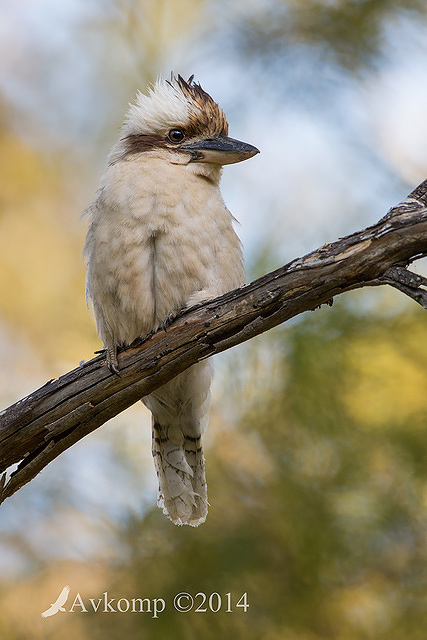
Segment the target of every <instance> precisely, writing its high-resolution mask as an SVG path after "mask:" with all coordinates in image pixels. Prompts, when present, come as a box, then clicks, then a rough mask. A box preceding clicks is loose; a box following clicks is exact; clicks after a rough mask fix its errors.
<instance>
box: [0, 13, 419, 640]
mask: <svg viewBox="0 0 427 640" xmlns="http://www.w3.org/2000/svg"><path fill="white" fill-rule="evenodd" d="M0 53H1V55H0V175H1V179H0V292H1V295H0V354H1V363H2V366H1V368H0V408H4V407H6V406H8V405H9V404H11V403H13V402H15V401H16V400H18V399H19V398H21V397H22V396H24V395H25V394H27V393H29V392H31V391H32V390H34V389H35V388H37V387H38V386H40V385H42V384H44V383H45V382H46V380H48V379H51V378H53V377H55V376H58V375H61V374H62V373H65V372H66V371H67V370H69V369H71V368H74V367H75V366H77V364H78V362H79V361H80V360H82V359H89V358H91V357H92V355H93V351H94V350H96V349H97V348H99V347H100V343H99V340H98V338H97V337H96V333H95V329H94V322H93V319H92V317H91V315H90V313H88V311H87V309H86V303H85V297H84V264H83V260H82V256H81V251H82V247H83V243H84V236H85V231H86V221H85V220H84V219H82V217H81V214H82V212H83V211H84V209H85V208H86V206H87V205H88V204H89V202H90V201H91V200H92V199H93V197H94V195H95V192H96V189H97V186H98V183H99V179H100V176H101V174H102V172H103V168H104V166H105V159H106V155H107V153H108V150H109V148H110V147H111V145H112V144H113V143H114V141H115V140H116V138H117V136H118V131H119V127H120V125H121V122H122V119H123V115H124V113H125V111H126V109H127V105H128V103H129V101H131V100H132V99H133V97H134V95H135V92H136V91H137V89H141V90H145V87H146V86H147V84H149V83H151V82H153V81H154V79H155V78H156V76H157V74H158V73H162V74H164V75H169V73H170V71H171V70H173V71H175V72H177V73H181V74H182V75H183V76H185V77H188V76H189V75H190V74H193V73H194V74H195V76H196V79H197V80H198V81H200V82H201V84H202V86H203V87H204V88H205V89H206V90H207V91H208V92H209V93H211V94H212V95H213V97H214V99H215V100H217V101H218V102H219V103H220V105H221V106H222V107H223V109H224V110H225V112H226V114H227V116H228V120H229V123H230V133H231V135H232V136H233V137H236V138H240V139H242V140H245V141H247V142H250V143H252V144H254V145H256V146H257V147H258V148H260V149H261V152H262V153H261V155H260V156H257V157H256V158H254V159H253V160H251V161H250V162H245V163H242V164H240V165H236V166H231V167H226V169H225V172H224V178H223V189H222V190H223V195H224V198H225V201H226V203H227V205H228V206H229V208H230V210H231V211H232V213H233V214H234V215H235V216H236V218H238V220H239V221H240V225H239V227H238V229H237V231H238V233H239V235H240V237H241V238H242V240H243V243H244V246H245V259H246V266H247V273H248V281H249V280H252V279H253V278H255V277H258V276H260V275H262V274H263V273H265V272H267V271H269V270H271V269H272V268H275V267H278V266H280V265H282V264H284V263H286V262H287V261H289V260H290V259H292V258H295V257H297V256H300V255H303V254H304V253H307V252H308V251H311V250H313V249H315V248H317V247H318V246H320V245H321V244H323V243H324V242H329V241H334V240H336V239H337V238H338V237H340V236H343V235H346V234H348V233H351V232H353V231H356V230H359V229H361V228H363V227H365V226H367V225H369V224H373V223H375V222H376V221H377V220H378V219H379V218H380V217H382V216H383V215H384V214H385V213H386V211H387V210H388V208H389V207H391V206H393V205H394V204H396V203H397V202H398V201H399V200H401V199H403V198H404V197H405V196H406V195H407V194H408V193H409V192H410V191H411V190H412V189H413V188H414V187H415V186H416V185H417V184H418V183H419V182H421V181H422V180H424V179H425V178H427V117H426V113H427V7H426V4H425V2H424V1H423V0H299V1H296V0H262V1H261V0H245V2H243V1H242V0H241V1H239V0H228V1H226V0H177V1H172V0H63V1H62V2H57V1H55V0H20V2H16V3H11V2H7V1H6V0H0ZM415 268H416V269H419V270H421V272H422V270H423V269H424V273H425V271H426V268H425V264H424V265H423V264H421V263H420V264H419V265H418V266H417V267H415ZM426 364H427V328H426V322H425V314H424V313H423V311H422V310H421V308H418V307H417V305H416V304H415V303H412V302H411V301H410V300H407V299H405V298H404V296H402V295H400V294H398V293H397V292H394V291H391V290H389V289H387V288H383V289H381V290H380V289H377V290H362V291H355V292H353V293H351V294H347V295H344V296H342V297H341V298H339V299H336V300H335V304H334V306H333V308H332V309H330V308H325V309H323V308H322V309H320V310H318V311H316V312H315V313H311V312H310V313H307V314H305V315H303V316H301V317H299V318H297V319H295V320H294V321H292V322H289V323H288V324H287V325H284V326H282V327H279V328H277V329H275V330H273V331H271V332H269V333H268V334H265V335H263V336H260V337H259V338H257V339H255V340H252V341H251V342H250V343H247V344H245V345H241V346H239V347H238V348H235V349H233V350H231V351H230V352H227V353H226V354H223V355H222V356H220V357H218V358H217V359H216V371H217V373H216V381H215V387H214V393H213V403H212V410H211V419H210V426H209V430H208V433H207V434H206V437H205V455H206V458H207V476H208V486H209V496H210V502H211V508H210V513H209V517H208V520H207V522H206V524H204V525H203V526H202V527H200V528H198V529H192V528H178V527H174V526H173V525H172V524H171V523H170V522H169V521H168V520H166V519H165V518H164V516H163V515H162V514H161V512H160V511H159V509H157V508H156V506H155V498H156V479H155V473H154V470H153V465H152V460H151V453H150V419H149V415H148V412H147V411H146V410H145V408H144V407H143V406H142V405H141V404H139V405H137V406H134V407H132V408H131V409H129V410H128V411H126V412H124V413H123V414H121V415H120V416H118V417H117V418H116V419H115V420H112V421H111V422H109V423H108V424H106V425H105V426H103V427H102V428H101V429H99V430H98V431H96V432H95V433H93V434H91V435H90V436H88V437H87V438H85V439H84V440H83V441H81V442H80V443H78V444H77V445H75V446H74V447H73V448H72V450H70V451H68V452H66V453H64V454H63V455H62V456H61V457H60V458H59V459H57V460H56V461H55V462H53V463H52V464H50V465H49V467H48V468H46V469H45V470H44V471H43V472H42V473H41V474H40V475H39V476H38V477H37V478H36V479H35V480H33V481H32V482H31V483H30V484H29V485H27V486H26V487H24V488H23V489H21V490H20V491H19V492H18V493H17V494H15V495H14V496H13V497H12V498H10V499H8V500H7V501H6V502H5V503H4V504H3V505H2V506H1V508H0V637H1V638H7V639H8V640H21V639H22V638H29V637H31V638H34V639H35V640H38V639H41V638H43V639H44V638H48V639H50V638H52V639H56V638H61V639H65V640H67V639H68V638H70V639H71V638H73V640H89V639H91V640H92V639H98V638H103V639H104V638H105V639H115V638H122V637H132V638H141V639H145V638H153V639H156V638H165V637H169V634H172V633H173V634H174V637H177V638H188V639H192V638H196V637H197V638H207V639H210V638H218V637H221V638H248V639H251V638H254V639H255V638H256V639H259V638H263V639H266V640H279V639H285V640H335V639H336V640H356V639H362V638H363V639H364V638H372V639H375V640H381V639H383V638H384V639H385V638H387V640H400V639H401V638H405V639H410V640H418V639H421V638H423V639H424V637H425V629H426V627H427V537H426V525H427V465H426V462H427V439H426V435H425V430H424V429H425V426H426V421H427V393H426V389H427V368H426ZM66 584H69V585H70V586H71V593H70V601H71V599H74V597H75V595H76V594H77V593H80V594H81V596H82V598H95V599H97V598H99V597H101V596H102V594H103V593H104V592H108V594H109V597H119V598H120V597H123V598H128V599H131V598H134V597H148V598H155V597H156V598H163V599H165V600H166V602H167V608H166V610H165V612H164V613H162V614H160V615H159V618H158V619H152V617H151V616H150V615H147V614H141V615H135V614H133V615H132V614H131V613H128V614H110V615H106V614H101V613H98V614H91V613H85V614H83V613H79V611H80V609H78V608H77V609H76V613H74V615H71V614H70V613H59V614H58V615H56V616H54V617H51V618H47V619H42V618H41V617H40V613H41V612H42V611H44V610H45V609H46V608H48V606H49V604H50V603H52V602H54V601H55V599H56V597H57V595H58V594H59V592H60V590H61V589H62V587H63V586H64V585H66ZM180 591H188V592H190V593H192V594H193V595H194V594H196V593H197V592H204V593H206V594H208V595H209V594H210V593H213V592H217V593H219V594H220V595H221V596H222V597H223V598H224V597H225V594H226V593H232V594H233V598H235V599H236V600H237V599H238V598H239V597H240V596H241V595H242V594H243V593H244V592H247V602H248V604H249V608H248V610H247V611H246V612H244V611H243V610H242V609H235V611H233V613H228V612H226V611H225V607H224V606H223V607H222V609H221V610H220V611H219V612H218V613H213V612H209V611H208V612H206V613H196V612H192V613H186V614H178V613H177V612H174V610H173V608H172V606H171V602H172V597H173V595H174V594H176V593H178V592H180ZM67 606H68V605H67Z"/></svg>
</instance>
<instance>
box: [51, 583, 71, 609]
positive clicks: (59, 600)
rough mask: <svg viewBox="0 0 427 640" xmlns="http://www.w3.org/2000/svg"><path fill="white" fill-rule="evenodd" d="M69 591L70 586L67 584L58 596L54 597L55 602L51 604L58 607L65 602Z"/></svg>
mask: <svg viewBox="0 0 427 640" xmlns="http://www.w3.org/2000/svg"><path fill="white" fill-rule="evenodd" d="M69 593H70V586H69V585H68V584H67V585H65V587H64V588H63V589H62V591H61V593H60V594H59V596H58V597H57V599H56V602H55V603H54V604H53V605H52V606H55V607H58V609H59V608H60V607H62V606H63V605H64V604H65V603H66V602H67V598H68V594H69Z"/></svg>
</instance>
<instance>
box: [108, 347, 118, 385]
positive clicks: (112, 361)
mask: <svg viewBox="0 0 427 640" xmlns="http://www.w3.org/2000/svg"><path fill="white" fill-rule="evenodd" d="M107 367H108V368H109V370H110V372H111V373H114V375H116V376H119V378H121V375H120V371H119V363H118V360H117V349H116V347H108V348H107Z"/></svg>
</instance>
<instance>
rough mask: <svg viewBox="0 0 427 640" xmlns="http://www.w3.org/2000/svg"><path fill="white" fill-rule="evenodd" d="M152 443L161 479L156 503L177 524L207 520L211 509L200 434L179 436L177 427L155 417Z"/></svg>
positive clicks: (190, 523) (196, 524)
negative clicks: (167, 425)
mask: <svg viewBox="0 0 427 640" xmlns="http://www.w3.org/2000/svg"><path fill="white" fill-rule="evenodd" d="M172 435H173V436H174V437H173V439H171V437H170V436H172ZM152 444H153V449H152V451H153V458H154V465H155V468H156V472H157V477H158V480H159V490H158V495H157V505H158V506H159V507H160V508H161V509H163V513H164V514H165V515H166V516H167V517H168V518H169V519H170V520H172V522H173V523H174V524H178V525H182V524H188V525H191V526H193V527H197V526H198V525H199V524H202V522H204V521H205V520H206V516H207V512H208V500H207V488H206V478H205V459H204V457H203V450H202V440H201V437H200V436H196V437H192V436H187V435H184V434H182V432H181V433H180V436H179V437H177V436H176V429H170V428H169V427H164V426H162V425H160V424H159V423H157V422H155V421H154V420H153V443H152Z"/></svg>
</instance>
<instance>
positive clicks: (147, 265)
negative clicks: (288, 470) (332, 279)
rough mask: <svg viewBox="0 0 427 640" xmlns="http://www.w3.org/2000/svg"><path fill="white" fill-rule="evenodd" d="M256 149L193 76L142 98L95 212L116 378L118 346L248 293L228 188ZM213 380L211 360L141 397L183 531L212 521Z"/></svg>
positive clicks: (92, 269)
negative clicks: (243, 290) (227, 177)
mask: <svg viewBox="0 0 427 640" xmlns="http://www.w3.org/2000/svg"><path fill="white" fill-rule="evenodd" d="M257 153H259V150H258V149H257V148H256V147H254V146H253V145H250V144H248V143H245V142H241V141H239V140H236V139H233V138H230V137H229V136H228V123H227V119H226V116H225V114H224V112H223V110H222V109H221V108H220V107H219V105H218V104H217V103H216V102H215V101H214V100H213V98H212V97H211V96H210V94H208V93H207V92H206V91H205V90H204V89H202V87H201V85H200V83H197V82H195V80H194V76H191V77H190V78H189V79H188V80H184V78H183V77H182V76H181V75H175V74H174V73H171V76H170V79H165V78H163V77H159V78H157V80H156V81H155V83H154V84H153V85H152V86H151V87H149V88H148V90H147V91H146V92H145V93H142V92H138V93H137V96H136V99H135V101H134V102H133V103H131V104H130V105H129V109H128V111H127V114H126V116H125V120H124V123H123V126H122V129H121V133H120V138H119V140H118V141H117V142H116V144H115V145H114V146H113V148H112V150H111V152H110V154H109V156H108V158H107V168H106V171H105V174H104V176H103V178H102V180H101V185H100V188H99V190H98V192H97V196H96V198H95V200H94V201H93V202H92V204H91V205H89V207H88V209H87V215H88V217H89V228H88V232H87V237H86V242H85V246H84V255H85V258H86V265H87V276H86V295H87V299H88V300H90V301H91V302H92V307H93V312H94V316H95V321H96V326H97V331H98V335H99V336H100V338H101V340H102V341H103V344H104V349H105V352H106V364H107V365H108V367H109V369H110V371H111V372H113V373H116V374H119V375H120V371H119V362H118V357H117V349H118V347H123V346H126V345H130V344H132V342H134V341H135V340H136V339H137V338H139V337H142V336H146V335H148V334H150V333H152V332H153V331H156V330H157V329H159V328H160V327H162V326H164V323H165V321H167V320H168V318H171V317H173V316H174V314H175V315H176V314H177V313H178V312H179V311H180V310H182V309H185V308H188V307H190V306H192V305H195V304H198V303H200V302H202V301H205V300H208V299H210V298H215V297H217V296H219V295H222V294H223V293H225V292H227V291H230V290H233V289H236V288H238V287H241V286H242V285H244V283H245V271H244V267H243V257H242V246H241V243H240V240H239V238H238V236H237V234H236V231H235V230H234V227H233V223H234V222H235V218H234V217H233V216H232V214H231V213H230V211H229V210H228V209H227V207H226V205H225V203H224V200H223V197H222V195H221V191H220V188H219V184H220V179H221V174H222V166H223V165H227V164H233V163H236V162H241V161H243V160H246V159H248V158H251V157H253V156H254V155H256V154H257ZM212 374H213V368H212V363H211V360H209V359H206V360H203V361H200V362H198V363H196V364H195V365H193V366H191V367H190V368H189V369H187V370H186V371H184V372H182V373H181V374H178V375H177V376H176V377H175V378H173V379H172V380H171V381H170V382H167V383H166V384H164V385H163V386H161V387H160V388H158V389H157V390H156V391H154V392H152V393H150V394H149V395H147V396H145V397H143V398H142V402H143V403H144V404H145V406H146V407H148V409H149V410H150V411H151V414H152V454H153V458H154V466H155V469H156V472H157V477H158V483H159V485H158V493H157V505H158V506H159V507H160V508H161V509H162V510H163V512H164V514H165V515H166V516H167V517H168V518H169V519H170V520H171V521H172V522H173V523H174V524H177V525H184V524H186V525H190V526H198V525H199V524H201V523H202V522H204V521H205V520H206V516H207V511H208V499H207V487H206V477H205V460H204V456H203V449H202V442H201V437H202V434H203V432H204V430H205V429H206V426H207V422H208V411H209V403H210V387H211V381H212Z"/></svg>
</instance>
